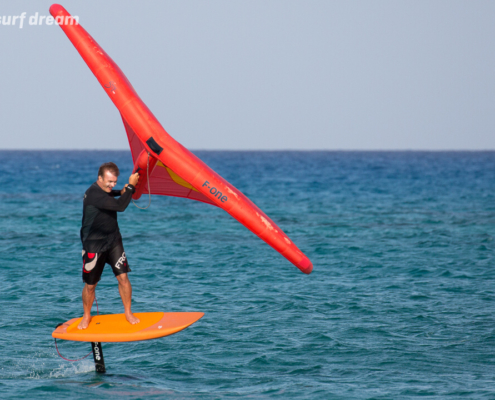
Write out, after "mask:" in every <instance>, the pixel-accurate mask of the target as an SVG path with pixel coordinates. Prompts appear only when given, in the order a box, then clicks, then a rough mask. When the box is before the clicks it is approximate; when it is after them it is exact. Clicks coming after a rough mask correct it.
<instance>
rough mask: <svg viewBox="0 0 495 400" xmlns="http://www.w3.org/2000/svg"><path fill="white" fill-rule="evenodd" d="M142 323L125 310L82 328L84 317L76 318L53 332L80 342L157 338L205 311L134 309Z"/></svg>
mask: <svg viewBox="0 0 495 400" xmlns="http://www.w3.org/2000/svg"><path fill="white" fill-rule="evenodd" d="M134 315H135V316H136V317H138V318H139V319H140V322H139V324H135V325H131V324H130V323H129V322H127V320H126V319H125V316H124V314H107V315H96V316H94V317H93V318H92V319H91V322H90V324H89V326H88V328H87V329H78V327H77V326H78V325H79V322H81V320H82V317H81V318H73V319H70V320H69V321H67V322H64V323H63V324H62V325H60V326H59V327H57V329H55V330H54V331H53V333H52V336H53V337H54V338H56V339H63V340H74V341H76V342H103V343H104V342H135V341H138V340H149V339H157V338H160V337H163V336H168V335H172V334H174V333H177V332H179V331H181V330H183V329H185V328H187V327H188V326H190V325H192V324H194V323H195V322H196V321H197V320H199V319H200V318H201V317H203V315H205V314H204V313H202V312H148V313H134Z"/></svg>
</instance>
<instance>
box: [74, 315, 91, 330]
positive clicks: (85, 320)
mask: <svg viewBox="0 0 495 400" xmlns="http://www.w3.org/2000/svg"><path fill="white" fill-rule="evenodd" d="M90 322H91V315H85V316H83V319H82V321H81V322H80V323H79V325H78V326H77V329H86V328H87V327H88V326H89V323H90Z"/></svg>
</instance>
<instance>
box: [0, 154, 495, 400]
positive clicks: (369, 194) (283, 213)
mask: <svg viewBox="0 0 495 400" xmlns="http://www.w3.org/2000/svg"><path fill="white" fill-rule="evenodd" d="M196 154H197V155H198V156H199V157H200V158H202V159H203V160H204V161H206V162H207V163H208V164H209V165H210V166H211V167H213V168H214V169H215V170H216V171H217V172H219V173H220V174H221V175H223V176H224V177H225V178H226V179H227V180H229V181H230V182H231V183H232V184H234V185H235V186H236V187H237V188H239V189H240V190H241V191H243V192H244V193H245V194H246V195H247V196H248V197H250V198H251V200H253V201H254V202H255V203H256V204H257V205H258V206H259V207H260V208H261V209H262V210H263V211H265V212H266V213H267V214H268V215H269V216H270V217H271V218H272V219H273V220H274V221H275V222H276V223H277V224H278V225H279V226H280V227H281V228H282V229H284V231H285V232H286V233H287V234H288V235H289V237H290V238H291V239H292V240H293V241H294V242H295V243H296V244H297V245H298V246H299V247H300V248H301V250H303V251H304V252H305V253H306V254H307V255H308V256H309V257H310V259H311V260H312V261H313V263H314V272H313V273H312V274H311V275H309V276H307V275H304V274H302V273H301V272H300V271H299V270H298V269H297V268H295V267H294V266H293V265H292V264H290V263H289V262H288V261H286V260H285V259H284V258H283V257H282V256H280V255H279V254H278V253H277V252H275V251H274V250H273V249H272V248H270V247H269V246H267V245H266V244H264V242H262V241H261V240H260V239H258V238H257V237H256V236H254V235H253V234H252V233H251V232H249V231H248V230H247V229H245V228H244V227H243V226H242V225H240V224H239V223H238V222H237V221H235V220H234V219H232V218H231V217H230V216H229V215H228V214H226V213H225V212H223V211H222V210H220V209H218V208H216V207H213V206H209V205H206V204H202V203H199V202H194V201H190V200H184V199H175V198H165V197H157V196H153V197H152V202H151V207H150V208H149V209H148V210H145V211H143V210H139V209H137V208H136V207H134V206H133V205H132V204H131V205H130V206H129V208H128V209H127V211H126V212H125V213H123V214H120V215H119V222H120V227H121V231H122V234H123V237H124V245H125V249H126V253H127V255H128V257H129V263H130V265H131V267H132V270H133V272H132V273H131V274H130V279H131V282H132V284H133V288H134V294H133V311H135V312H145V311H203V312H205V316H204V317H203V319H201V320H200V321H198V322H197V323H196V324H194V325H193V326H191V327H189V328H188V329H186V330H184V331H182V332H179V333H177V334H176V335H173V336H170V337H166V338H162V339H158V340H152V341H146V342H134V343H119V344H112V343H105V344H104V345H103V350H104V356H105V361H106V365H107V372H108V373H107V374H105V375H99V374H96V373H95V372H94V364H93V361H92V359H91V357H90V358H88V359H86V360H84V361H81V362H76V363H71V362H67V361H64V360H62V359H61V358H59V357H58V355H57V352H56V350H55V347H54V343H53V339H52V338H51V332H52V331H53V329H54V328H55V326H56V325H57V324H58V323H60V322H63V321H65V320H68V319H70V318H73V317H76V316H80V315H81V314H82V306H81V300H80V293H81V289H82V283H81V263H80V254H81V246H80V242H79V236H78V235H79V228H80V222H81V213H82V196H83V193H84V191H85V190H86V189H87V187H88V186H89V185H90V184H91V183H92V182H93V181H94V180H95V175H96V171H97V168H98V166H99V165H100V164H101V163H102V162H106V161H114V162H116V163H117V164H118V165H119V166H120V167H121V170H122V176H121V182H120V183H121V184H122V183H125V182H124V180H125V179H126V177H127V176H128V175H129V173H130V170H131V168H132V162H131V157H130V154H129V153H128V152H75V151H74V152H71V151H65V152H63V151H53V152H50V151H43V152H42V151H40V152H36V151H32V152H25V151H24V152H23V151H18V152H17V151H0V161H1V162H0V254H1V258H0V305H1V310H2V312H1V313H0V333H1V334H0V397H2V398H37V399H44V398H46V399H48V398H50V399H51V398H68V397H71V398H80V399H95V398H133V399H139V398H142V399H150V398H157V399H158V398H160V399H161V398H167V399H230V398H250V399H271V398H277V399H409V398H417V397H421V398H426V399H444V398H452V399H455V398H458V399H461V398H462V399H465V398H470V399H493V398H495V355H494V353H495V270H494V249H495V244H494V240H493V238H494V237H495V179H494V177H495V153H494V152H466V153H462V152H453V153H449V152H441V153H436V152H425V153H421V152H390V153H388V152H211V151H208V152H196ZM146 204H147V198H146V197H145V196H143V198H142V199H141V200H140V201H139V205H140V206H145V205H146ZM97 298H98V302H99V308H100V312H102V313H120V312H122V305H121V302H120V298H119V295H118V291H117V286H116V280H115V278H114V277H113V274H112V273H111V270H110V269H109V268H106V269H105V271H104V274H103V278H102V281H101V282H100V284H99V286H98V288H97ZM59 348H60V350H61V352H62V354H63V355H64V356H66V357H69V358H71V357H72V358H77V357H80V356H83V355H85V354H87V353H88V352H89V351H90V346H89V344H86V343H72V342H66V341H59Z"/></svg>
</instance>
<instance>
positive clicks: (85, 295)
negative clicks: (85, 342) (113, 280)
mask: <svg viewBox="0 0 495 400" xmlns="http://www.w3.org/2000/svg"><path fill="white" fill-rule="evenodd" d="M96 285H97V283H95V284H94V285H88V284H87V283H86V284H84V288H83V291H82V301H83V307H84V315H83V319H82V321H81V322H80V323H79V325H78V328H79V329H86V328H87V327H88V325H89V323H90V322H91V307H93V302H94V301H95V289H96Z"/></svg>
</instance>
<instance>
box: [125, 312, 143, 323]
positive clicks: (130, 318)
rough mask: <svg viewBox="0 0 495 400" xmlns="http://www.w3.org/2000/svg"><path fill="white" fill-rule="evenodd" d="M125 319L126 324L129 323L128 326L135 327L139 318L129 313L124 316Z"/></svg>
mask: <svg viewBox="0 0 495 400" xmlns="http://www.w3.org/2000/svg"><path fill="white" fill-rule="evenodd" d="M125 319H126V320H127V322H129V323H130V324H132V325H136V324H139V322H140V321H139V318H138V317H135V316H134V315H133V314H131V313H129V314H125Z"/></svg>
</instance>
